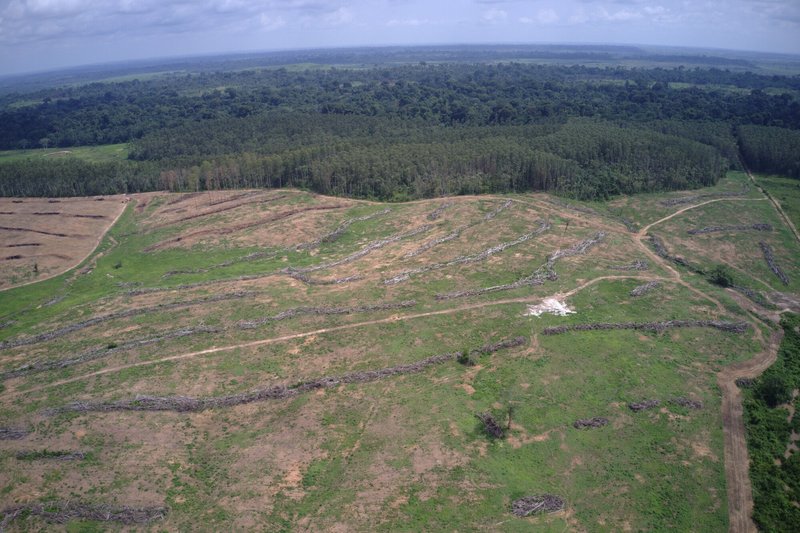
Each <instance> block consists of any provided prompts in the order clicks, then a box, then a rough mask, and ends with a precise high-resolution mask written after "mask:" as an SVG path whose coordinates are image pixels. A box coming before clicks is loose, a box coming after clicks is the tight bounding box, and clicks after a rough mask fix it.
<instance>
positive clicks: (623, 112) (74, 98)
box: [0, 62, 800, 200]
mask: <svg viewBox="0 0 800 533" xmlns="http://www.w3.org/2000/svg"><path fill="white" fill-rule="evenodd" d="M797 94H800V77H797V76H775V75H772V76H759V75H757V74H754V73H752V72H729V71H727V70H721V69H716V68H711V69H708V68H691V69H686V68H683V67H681V68H673V69H665V68H635V69H630V68H622V67H602V68H600V67H586V66H559V65H549V66H544V65H531V64H523V63H500V64H475V63H471V64H467V63H458V62H455V63H445V64H436V65H429V64H414V65H399V66H397V65H382V66H381V65H379V66H373V67H369V68H316V69H309V68H306V69H288V68H265V69H245V70H241V71H219V72H200V73H197V74H174V75H168V76H160V77H154V78H152V79H145V80H143V81H142V80H137V79H134V80H130V81H118V82H94V83H89V84H85V85H78V86H66V87H60V88H50V89H39V90H36V91H33V92H27V93H12V94H6V95H4V96H2V97H0V124H2V125H3V126H2V127H1V128H0V148H2V149H20V148H21V149H24V148H30V147H37V146H45V147H54V148H55V147H60V148H67V147H71V146H77V145H101V144H110V143H123V142H124V143H130V148H131V149H130V156H129V159H128V160H127V161H121V162H118V163H89V162H85V161H78V160H76V159H74V158H62V159H59V160H45V159H39V160H34V159H30V160H14V161H9V162H4V163H2V164H0V194H2V195H5V196H22V195H34V196H35V195H47V196H58V195H82V194H103V193H117V192H134V191H141V190H153V189H161V188H166V189H170V190H203V189H218V188H236V187H283V186H294V187H301V188H307V189H311V190H314V191H317V192H320V193H325V194H337V195H348V196H356V197H364V198H376V199H394V200H402V199H410V198H421V197H430V196H436V195H443V194H468V193H481V192H495V193H497V192H510V191H516V192H519V191H531V190H541V191H553V192H556V193H559V194H563V195H567V196H572V197H577V198H582V199H594V198H607V197H609V196H611V195H615V194H620V193H634V192H640V191H659V190H675V189H685V188H693V187H701V186H707V185H711V184H713V183H715V182H716V181H717V180H718V179H719V178H720V177H721V176H722V175H724V173H725V172H726V171H727V170H729V169H731V168H739V167H740V165H741V162H740V158H742V159H743V162H744V163H745V164H746V165H748V166H749V167H751V168H752V169H753V170H758V171H764V172H774V173H782V174H786V175H790V176H793V177H800V163H798V155H797V154H798V153H799V152H798V139H800V102H798V99H797V97H796V95H797Z"/></svg>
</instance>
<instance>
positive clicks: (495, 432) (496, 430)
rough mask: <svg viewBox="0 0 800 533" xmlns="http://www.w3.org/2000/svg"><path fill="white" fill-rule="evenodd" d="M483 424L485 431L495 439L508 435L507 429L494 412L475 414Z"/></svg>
mask: <svg viewBox="0 0 800 533" xmlns="http://www.w3.org/2000/svg"><path fill="white" fill-rule="evenodd" d="M475 416H476V417H478V420H480V421H481V423H482V424H483V431H485V432H486V434H487V435H489V436H490V437H492V438H493V439H502V438H503V437H505V436H506V430H505V429H503V426H501V425H500V423H499V422H498V421H497V419H496V418H495V417H494V415H493V414H492V413H489V412H485V413H478V414H477V415H475Z"/></svg>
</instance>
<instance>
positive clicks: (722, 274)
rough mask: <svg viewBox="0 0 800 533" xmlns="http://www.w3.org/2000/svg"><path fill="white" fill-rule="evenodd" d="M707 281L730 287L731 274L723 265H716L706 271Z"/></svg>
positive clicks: (731, 283)
mask: <svg viewBox="0 0 800 533" xmlns="http://www.w3.org/2000/svg"><path fill="white" fill-rule="evenodd" d="M708 281H710V282H711V283H713V284H714V285H719V286H720V287H732V286H733V274H731V271H730V269H728V267H726V266H725V265H717V266H715V267H714V268H713V269H712V270H711V272H709V273H708Z"/></svg>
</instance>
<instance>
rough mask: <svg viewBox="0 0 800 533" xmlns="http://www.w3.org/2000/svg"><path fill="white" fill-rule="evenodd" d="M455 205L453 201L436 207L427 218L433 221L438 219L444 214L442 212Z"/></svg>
mask: <svg viewBox="0 0 800 533" xmlns="http://www.w3.org/2000/svg"><path fill="white" fill-rule="evenodd" d="M453 205H454V204H453V202H445V203H443V204H442V205H440V206H439V207H437V208H436V209H434V210H433V211H431V212H430V213H428V216H427V217H426V218H427V219H428V220H430V221H431V222H432V221H434V220H438V219H439V217H441V216H442V213H444V211H445V209H448V208H450V207H452V206H453Z"/></svg>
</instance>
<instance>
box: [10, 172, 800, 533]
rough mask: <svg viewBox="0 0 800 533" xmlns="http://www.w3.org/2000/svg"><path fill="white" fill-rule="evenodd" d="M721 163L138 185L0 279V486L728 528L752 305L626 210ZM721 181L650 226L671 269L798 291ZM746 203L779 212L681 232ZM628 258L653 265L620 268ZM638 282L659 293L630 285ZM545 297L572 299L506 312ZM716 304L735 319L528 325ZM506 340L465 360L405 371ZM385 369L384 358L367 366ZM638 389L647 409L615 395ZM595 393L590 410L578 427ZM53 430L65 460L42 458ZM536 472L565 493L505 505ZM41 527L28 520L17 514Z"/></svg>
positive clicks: (448, 517)
mask: <svg viewBox="0 0 800 533" xmlns="http://www.w3.org/2000/svg"><path fill="white" fill-rule="evenodd" d="M742 184H743V176H742V175H740V174H731V175H730V177H729V178H728V179H726V180H723V182H721V183H720V184H719V185H718V186H717V187H715V188H712V189H708V190H703V191H696V192H692V193H680V194H669V195H643V196H641V197H637V198H634V199H630V200H624V199H622V200H619V201H617V202H613V203H611V204H580V205H578V204H574V205H572V206H566V207H565V206H563V205H559V204H557V203H553V201H552V199H551V198H550V197H548V196H546V195H538V194H537V195H518V196H509V197H502V198H501V197H460V198H452V199H440V200H430V201H420V202H412V203H406V204H392V205H388V206H387V205H384V204H378V203H371V202H361V201H355V200H348V199H338V198H326V197H319V196H315V195H311V194H308V193H304V192H300V191H291V190H289V191H283V190H280V191H229V192H217V193H205V194H199V195H192V194H188V195H178V194H166V193H163V194H162V193H157V194H149V195H147V196H140V197H137V198H136V199H137V202H136V203H135V204H136V205H134V202H131V203H130V204H129V205H128V207H127V208H126V211H125V213H124V214H123V215H122V217H121V218H120V220H119V221H118V223H117V224H116V225H115V226H114V227H113V228H112V229H111V231H110V232H109V233H108V234H107V236H106V238H105V239H104V240H103V242H102V243H101V245H100V247H99V248H98V250H97V252H96V255H95V257H93V258H90V259H88V260H87V262H86V264H85V265H82V266H81V267H79V268H78V269H77V270H76V271H73V272H69V273H66V274H64V275H61V276H59V277H56V278H53V279H50V280H47V281H43V282H41V283H36V284H33V285H30V286H26V287H22V288H19V289H12V290H10V291H7V292H4V293H3V297H2V298H0V324H2V329H0V343H3V344H0V373H2V377H3V379H2V385H0V427H3V428H21V429H24V430H26V431H27V432H29V433H27V435H25V436H24V438H21V439H18V440H0V502H2V507H13V506H17V505H23V504H31V503H41V502H44V503H45V504H46V505H50V506H52V507H53V508H56V507H57V505H58V503H57V502H64V501H70V502H83V503H87V504H91V505H111V506H123V505H127V506H134V507H162V506H164V507H167V508H168V509H169V510H168V513H167V514H166V518H165V519H164V521H163V522H162V521H158V522H154V523H152V524H150V525H147V526H142V527H145V528H151V529H152V530H163V529H167V530H187V529H195V530H218V529H223V528H224V529H236V530H248V529H258V530H269V531H292V530H297V529H303V528H308V529H312V530H335V531H336V530H338V531H419V530H429V531H431V530H460V531H466V530H494V531H530V530H531V528H534V529H536V530H537V531H538V530H541V531H564V530H565V529H568V530H586V531H620V530H666V529H674V530H699V531H720V530H725V529H727V526H728V502H727V497H726V482H725V467H724V453H723V423H722V416H721V401H722V397H721V393H720V390H719V388H718V387H717V384H716V374H717V372H719V371H720V370H721V369H722V368H725V367H726V366H727V365H730V364H732V363H736V362H740V361H744V360H747V359H749V358H751V357H753V356H754V355H755V354H757V353H759V352H761V351H762V350H763V349H764V348H765V346H764V342H763V339H764V338H765V336H768V334H769V332H770V330H771V327H772V326H770V325H769V323H768V322H765V321H763V320H761V319H759V318H758V316H759V315H758V314H757V311H758V309H756V308H754V307H753V305H754V304H751V303H748V301H747V300H742V298H740V297H739V295H738V294H736V293H734V292H732V291H730V290H725V289H723V288H721V287H717V286H714V285H711V284H710V283H708V281H706V279H705V278H704V277H703V276H701V275H698V274H694V273H692V272H690V271H688V270H686V269H684V268H683V267H676V266H675V265H674V264H671V263H669V262H668V261H664V260H661V259H659V258H658V257H657V256H655V255H654V254H653V252H652V250H651V248H650V247H649V245H648V244H647V242H646V239H645V238H644V235H639V234H637V233H635V232H632V231H630V230H629V229H628V228H626V225H625V224H623V223H621V222H620V219H619V217H620V216H624V217H626V218H627V219H629V220H628V221H627V222H628V225H629V226H632V227H636V228H644V227H646V226H648V225H649V224H653V223H655V222H657V221H658V220H659V219H662V218H664V217H668V216H669V215H670V214H672V213H674V212H676V211H678V210H679V209H683V208H685V207H689V206H692V205H696V204H699V203H701V202H702V201H705V200H703V199H701V200H697V201H694V202H693V203H687V204H685V205H683V204H682V205H678V206H671V207H670V206H664V205H662V202H664V201H665V200H667V199H670V198H675V197H681V196H689V195H690V194H692V195H697V194H711V195H713V194H719V193H720V192H730V191H740V190H741V186H742ZM720 198H724V199H721V200H720V201H717V202H712V203H709V204H706V205H702V206H700V207H696V208H692V209H689V210H687V211H685V212H684V213H681V214H680V215H678V216H676V217H674V218H670V219H668V220H664V221H663V222H660V223H657V224H656V225H654V226H653V227H651V228H650V231H651V232H653V233H658V234H659V235H661V236H662V238H663V239H664V240H665V242H666V243H667V245H668V246H669V248H670V250H671V251H672V252H673V253H678V254H680V255H683V256H684V257H685V258H686V259H687V260H688V261H690V262H691V263H692V264H696V265H700V266H702V267H707V268H710V267H712V266H714V265H715V264H717V263H720V262H724V263H726V264H729V265H730V266H731V267H732V268H734V269H735V272H736V273H737V279H741V280H742V281H741V282H742V283H743V284H746V285H747V286H748V287H751V288H753V289H754V290H757V291H761V292H764V293H767V294H768V293H771V292H774V291H776V290H778V291H785V292H791V293H796V292H797V290H798V286H797V283H800V282H798V281H797V280H795V279H792V280H791V284H790V285H789V286H788V287H784V286H779V285H778V284H776V279H772V278H770V276H771V275H772V274H771V272H770V271H769V270H768V269H767V267H766V266H765V264H764V262H763V257H761V259H760V260H759V257H760V256H759V253H760V252H759V251H758V247H757V246H754V243H755V242H756V241H757V240H759V239H761V240H763V239H766V240H768V242H769V243H770V244H771V245H772V247H773V248H774V250H775V255H776V258H777V260H778V261H779V263H781V265H782V266H783V267H784V268H785V270H786V271H787V272H789V273H793V272H797V271H798V266H800V265H798V261H800V259H798V258H799V257H800V254H798V250H797V245H796V243H795V242H793V241H792V240H791V239H790V238H789V236H788V235H787V233H786V231H785V230H784V229H783V228H782V226H781V225H780V221H779V220H778V219H777V217H776V215H775V214H774V213H773V212H771V211H770V210H769V204H768V203H767V202H766V201H764V200H762V199H760V198H759V197H758V196H757V194H755V193H752V192H748V193H746V196H744V197H724V196H722V197H720ZM509 199H510V200H511V202H510V203H508V202H507V200H509ZM440 207H441V209H438V208H440ZM576 207H577V208H579V209H581V210H576V209H575V208H576ZM387 208H388V211H387ZM586 209H589V210H591V211H590V212H587V211H586ZM434 213H436V215H434ZM437 215H438V216H437ZM744 219H746V220H747V221H751V220H752V222H765V223H770V224H773V226H774V230H773V231H771V232H767V233H764V234H762V233H757V234H756V233H752V232H739V233H730V234H728V233H722V234H716V233H714V234H709V235H704V236H697V237H690V236H688V235H687V234H686V230H687V229H691V228H693V227H695V226H697V225H706V224H709V223H712V222H713V223H721V224H731V225H733V224H741V223H743V222H742V220H744ZM540 224H545V225H547V226H548V227H549V229H547V230H546V231H543V232H541V233H537V232H536V231H534V230H536V229H537V228H539V227H540ZM598 232H602V234H601V235H600V236H599V237H596V236H597V235H598ZM525 236H527V237H526V238H521V237H525ZM593 238H598V239H599V242H597V243H596V244H593V245H586V246H585V248H580V247H578V248H574V247H575V245H578V244H580V243H582V242H589V241H587V239H593ZM570 249H572V250H577V251H575V252H574V253H572V254H570V253H567V254H566V255H565V256H564V257H561V258H558V259H553V260H552V261H551V262H550V263H549V264H551V267H552V269H553V270H554V271H555V272H556V273H557V276H552V275H551V276H549V277H547V278H546V279H545V278H542V279H543V281H542V282H541V283H540V284H534V285H525V284H520V285H511V286H508V285H510V284H513V283H514V282H516V281H518V280H521V279H525V278H529V277H530V276H531V275H533V274H534V273H535V272H537V271H539V272H541V271H542V270H541V269H540V267H542V265H544V264H547V263H548V258H552V257H553V255H552V254H553V253H554V252H556V251H557V250H561V251H562V252H563V251H564V250H570ZM636 260H644V261H647V262H648V264H649V268H648V269H647V270H624V269H620V267H625V266H626V265H629V264H631V263H632V262H633V261H636ZM86 266H91V268H86ZM80 272H84V273H82V274H81V273H80ZM403 273H405V275H406V276H407V279H401V280H400V281H399V282H396V283H394V282H389V283H387V280H393V279H395V278H397V277H398V276H400V275H402V274H403ZM653 280H655V281H659V282H660V286H659V287H657V289H656V290H654V291H653V292H650V293H648V294H645V295H644V296H638V297H634V296H632V295H631V291H632V290H633V289H634V288H635V287H637V286H639V285H642V284H643V283H645V282H647V281H653ZM504 285H505V287H500V288H497V287H499V286H504ZM488 287H495V288H497V289H496V290H493V291H490V292H485V293H483V294H476V295H473V296H465V297H459V298H451V299H441V298H437V295H442V294H445V293H451V292H453V291H464V290H475V289H482V288H488ZM546 297H556V298H558V299H560V300H561V301H563V302H565V303H566V304H567V305H569V307H571V308H572V309H574V310H575V313H574V314H570V315H567V316H556V315H552V314H544V315H542V316H541V317H534V316H528V315H527V314H526V310H527V306H528V305H529V304H536V303H540V302H541V301H542V299H543V298H546ZM401 303H402V305H395V306H394V307H391V308H379V307H375V306H379V305H385V304H401ZM370 306H372V307H370ZM287 311H290V312H289V313H286V312H287ZM762 311H763V310H762ZM763 312H764V313H766V311H763ZM709 319H712V320H720V321H726V322H739V321H745V322H746V323H747V325H748V329H747V331H745V332H744V333H742V334H735V333H729V332H724V331H720V330H718V329H714V328H703V327H688V328H676V329H666V330H663V331H648V330H601V331H574V332H569V333H564V334H560V335H548V334H545V333H544V331H545V328H547V327H551V326H560V325H578V324H590V323H595V322H606V323H609V322H612V323H623V322H657V321H669V320H709ZM246 323H250V326H249V327H243V325H246ZM69 325H73V326H75V327H74V328H72V329H69V328H68V329H63V328H64V327H65V326H69ZM516 337H523V339H524V342H523V343H522V344H521V345H519V346H515V347H512V348H508V349H501V350H498V351H496V352H494V353H483V352H475V353H473V354H472V356H471V357H472V359H473V361H472V363H473V364H471V365H464V364H460V363H458V362H457V361H456V360H455V359H453V358H451V359H446V358H445V359H443V360H442V361H440V362H439V363H438V364H431V365H430V366H426V367H424V368H419V369H417V371H413V372H411V371H408V368H409V367H408V366H405V367H404V366H403V365H412V364H414V363H417V362H420V361H423V360H425V359H426V358H428V357H431V356H434V355H437V354H444V353H452V352H459V351H470V350H474V349H477V348H479V347H481V346H484V345H487V344H491V343H496V342H498V341H501V340H503V339H511V338H516ZM15 344H17V345H15ZM381 369H394V370H392V371H391V372H388V375H386V376H383V377H380V378H378V377H375V374H372V373H371V372H373V371H379V370H381ZM398 369H399V370H398ZM353 376H360V377H358V379H356V378H354V377H353ZM323 377H333V379H332V380H330V381H326V382H324V383H323V384H321V385H317V386H314V387H310V388H309V389H308V390H306V389H302V390H301V389H297V390H300V392H297V393H294V392H292V393H290V394H288V395H284V396H280V395H279V397H275V398H271V399H264V400H263V401H253V402H247V403H243V404H240V405H228V406H218V407H214V408H211V409H205V410H200V411H190V412H175V411H170V410H166V411H151V410H119V409H116V408H113V407H110V406H113V403H114V402H126V401H129V400H133V399H135V398H136V397H140V399H139V400H137V402H142V401H145V403H146V400H142V399H141V396H158V397H174V396H190V397H193V398H217V399H218V401H221V400H219V399H221V398H224V397H232V396H233V395H240V394H244V393H247V392H248V391H253V390H257V389H262V388H264V387H275V386H282V387H285V388H283V389H275V390H279V391H294V390H295V388H296V387H301V386H302V384H304V383H309V382H312V381H314V380H319V379H320V378H323ZM281 394H283V393H281ZM675 398H690V399H692V400H695V401H698V402H701V404H702V408H700V409H693V408H687V407H685V406H682V405H680V404H678V403H674V402H671V400H674V399H675ZM648 399H657V400H660V404H659V405H658V406H657V407H655V408H653V409H650V410H644V411H641V412H634V411H633V410H631V409H630V408H629V407H628V403H630V402H639V401H643V400H648ZM76 401H78V402H86V404H85V405H86V406H88V410H86V411H84V410H79V411H75V410H74V407H69V406H70V405H72V404H71V402H76ZM98 402H99V403H98ZM223 403H224V402H223ZM130 405H134V406H137V408H138V407H140V406H142V405H144V404H142V403H136V402H135V403H134V404H130ZM103 406H105V407H103ZM65 407H66V409H64V408H65ZM509 407H511V409H512V413H513V416H512V418H511V423H510V427H509V428H508V430H507V435H506V436H505V438H500V439H493V438H490V437H489V436H487V435H486V434H485V432H484V431H483V428H482V425H481V423H480V422H479V421H478V419H477V418H476V414H478V413H481V412H486V411H489V412H493V413H494V414H495V415H496V416H497V417H498V418H499V419H500V420H501V421H502V422H503V424H504V425H505V424H506V423H507V418H506V416H507V413H508V411H509ZM95 409H101V410H99V411H98V410H95ZM595 416H599V417H604V418H606V419H607V420H608V424H607V425H605V426H603V427H600V428H597V429H583V430H579V429H575V428H574V427H573V422H575V421H576V420H578V419H585V418H591V417H595ZM61 451H79V452H81V453H83V454H85V455H84V458H83V459H81V460H74V461H59V460H55V459H53V458H52V455H53V453H55V452H61ZM20 452H26V453H27V452H33V455H30V454H29V455H26V456H24V457H27V458H26V459H18V458H17V454H18V453H20ZM51 452H53V453H51ZM31 457H33V459H31ZM541 494H553V495H557V496H558V497H560V498H562V499H563V500H564V502H565V507H564V510H562V511H559V512H556V513H552V514H545V515H534V516H530V517H517V516H514V515H513V514H512V513H511V512H510V511H511V504H512V502H513V501H514V500H516V499H517V498H520V497H523V496H530V495H541ZM28 514H30V513H28ZM95 526H97V527H100V525H99V524H97V523H96V522H86V521H83V522H82V521H81V520H79V519H78V520H74V521H72V522H70V523H69V524H68V528H73V529H76V530H78V529H81V528H84V529H88V528H92V527H95ZM43 527H45V522H43V521H42V520H41V518H37V517H36V516H28V515H25V516H24V517H22V518H17V519H16V520H15V521H13V522H11V523H10V528H11V529H12V530H14V528H18V529H21V530H28V529H38V528H43ZM89 530H91V529H89Z"/></svg>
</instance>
